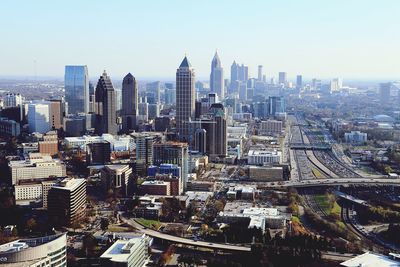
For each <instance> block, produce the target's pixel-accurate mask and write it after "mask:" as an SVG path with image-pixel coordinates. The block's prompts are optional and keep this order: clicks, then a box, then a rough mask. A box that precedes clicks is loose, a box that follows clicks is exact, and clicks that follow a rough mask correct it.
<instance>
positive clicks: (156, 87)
mask: <svg viewBox="0 0 400 267" xmlns="http://www.w3.org/2000/svg"><path fill="white" fill-rule="evenodd" d="M160 90H161V82H160V81H156V82H152V83H147V84H146V96H147V101H148V103H149V104H160V103H161V99H160Z"/></svg>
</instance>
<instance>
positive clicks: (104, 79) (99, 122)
mask: <svg viewBox="0 0 400 267" xmlns="http://www.w3.org/2000/svg"><path fill="white" fill-rule="evenodd" d="M95 94H96V95H95V99H96V115H97V116H96V132H97V133H98V134H103V133H109V134H117V132H118V128H117V119H116V107H115V105H116V102H115V90H114V87H113V85H112V83H111V79H110V77H109V76H107V73H106V71H104V73H103V75H102V76H100V78H99V81H98V82H97V86H96V93H95Z"/></svg>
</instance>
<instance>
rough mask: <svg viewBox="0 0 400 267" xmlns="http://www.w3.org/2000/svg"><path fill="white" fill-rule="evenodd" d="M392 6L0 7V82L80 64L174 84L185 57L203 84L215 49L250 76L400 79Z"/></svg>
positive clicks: (96, 3) (325, 1) (190, 1)
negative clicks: (246, 69)
mask: <svg viewBox="0 0 400 267" xmlns="http://www.w3.org/2000/svg"><path fill="white" fill-rule="evenodd" d="M399 14H400V1H399V0H381V1H378V0H334V1H333V0H315V1H314V0H313V1H312V0H293V1H289V0H287V1H278V0H274V1H267V0H259V1H258V0H253V1H250V0H249V1H244V0H201V1H200V0H197V1H196V0H182V1H181V0H158V1H157V0H142V1H134V0H132V1H122V0H119V1H118V0H115V1H105V0H104V1H103V0H63V1H61V0H60V1H54V0H48V1H45V0H25V1H21V0H3V1H1V15H0V36H1V37H0V76H7V75H9V76H10V75H16V76H18V75H21V76H33V75H34V74H35V67H34V66H35V64H34V62H35V61H36V73H37V75H38V76H57V77H62V76H63V74H64V66H65V65H66V64H86V65H88V68H89V73H90V75H91V77H92V78H94V77H95V76H98V75H101V73H102V71H103V69H106V70H107V72H108V73H109V74H110V75H111V77H113V76H114V77H122V76H123V75H124V74H126V73H127V72H132V73H133V74H134V75H135V76H136V77H137V78H138V79H139V80H140V79H146V78H155V77H157V78H166V79H168V78H169V79H174V75H175V71H176V68H177V67H178V65H179V64H180V62H181V60H182V58H183V57H184V55H185V53H186V54H187V55H188V58H189V60H190V61H191V63H192V65H193V67H194V68H195V69H196V73H197V76H198V77H199V78H203V79H204V78H207V77H208V75H209V72H210V64H211V59H212V57H213V54H214V52H215V50H216V49H217V50H218V52H219V54H220V58H221V61H222V64H223V67H224V68H225V76H226V77H229V75H230V65H231V64H232V62H233V60H234V59H235V60H236V61H237V62H239V63H244V64H246V65H248V66H249V68H250V74H251V76H255V75H256V74H257V65H259V64H262V65H264V71H265V73H266V75H267V77H271V76H275V77H276V76H277V72H278V71H287V72H288V76H289V78H291V79H293V78H294V76H295V75H296V74H303V75H304V76H306V77H310V78H311V77H320V78H330V77H344V78H363V79H364V78H365V79H375V78H388V79H389V78H390V79H396V78H399V76H400V18H399Z"/></svg>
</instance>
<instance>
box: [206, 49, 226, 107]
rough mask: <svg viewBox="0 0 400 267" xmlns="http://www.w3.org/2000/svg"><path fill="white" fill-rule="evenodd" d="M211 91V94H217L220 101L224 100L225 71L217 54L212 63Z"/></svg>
mask: <svg viewBox="0 0 400 267" xmlns="http://www.w3.org/2000/svg"><path fill="white" fill-rule="evenodd" d="M210 89H211V92H213V93H216V94H217V95H218V97H219V98H220V99H224V97H225V86H224V69H223V68H222V65H221V60H220V59H219V56H218V53H217V52H215V55H214V58H213V60H212V62H211V74H210Z"/></svg>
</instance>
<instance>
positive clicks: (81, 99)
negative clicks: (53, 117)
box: [64, 65, 89, 114]
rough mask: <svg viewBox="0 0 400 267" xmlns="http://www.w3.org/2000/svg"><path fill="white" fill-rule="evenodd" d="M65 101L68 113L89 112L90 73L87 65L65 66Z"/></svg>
mask: <svg viewBox="0 0 400 267" xmlns="http://www.w3.org/2000/svg"><path fill="white" fill-rule="evenodd" d="M64 89H65V101H66V102H67V103H68V113H69V114H76V113H80V112H84V113H88V112H89V75H88V69H87V66H86V65H85V66H65V76H64Z"/></svg>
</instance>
